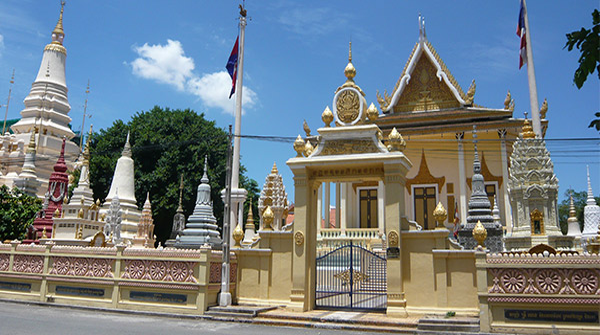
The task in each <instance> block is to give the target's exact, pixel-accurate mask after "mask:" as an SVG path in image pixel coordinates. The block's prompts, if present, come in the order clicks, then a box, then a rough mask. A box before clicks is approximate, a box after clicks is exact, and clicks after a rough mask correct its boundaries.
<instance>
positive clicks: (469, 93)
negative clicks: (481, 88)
mask: <svg viewBox="0 0 600 335" xmlns="http://www.w3.org/2000/svg"><path fill="white" fill-rule="evenodd" d="M476 88H477V85H475V79H473V81H472V82H471V86H470V87H469V90H468V91H467V100H466V101H465V103H466V104H467V105H472V104H473V99H474V98H475V89H476Z"/></svg>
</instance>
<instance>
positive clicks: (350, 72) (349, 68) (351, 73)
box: [344, 42, 356, 81]
mask: <svg viewBox="0 0 600 335" xmlns="http://www.w3.org/2000/svg"><path fill="white" fill-rule="evenodd" d="M344 74H345V75H346V78H348V81H354V77H355V76H356V69H355V68H354V65H352V42H350V47H349V49H348V65H346V68H345V69H344Z"/></svg>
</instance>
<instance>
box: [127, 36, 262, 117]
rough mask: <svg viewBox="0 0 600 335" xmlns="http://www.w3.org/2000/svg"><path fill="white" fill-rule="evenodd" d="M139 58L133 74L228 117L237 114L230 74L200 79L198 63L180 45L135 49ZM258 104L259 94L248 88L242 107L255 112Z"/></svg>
mask: <svg viewBox="0 0 600 335" xmlns="http://www.w3.org/2000/svg"><path fill="white" fill-rule="evenodd" d="M133 49H134V51H135V52H136V53H137V54H138V56H139V57H138V58H136V59H135V60H134V61H133V62H131V63H130V65H131V66H132V70H133V74H134V75H136V76H138V77H141V78H144V79H150V80H154V81H156V82H159V83H165V84H169V85H172V86H174V87H175V88H177V89H178V90H180V91H184V92H187V93H190V94H193V95H195V96H197V97H198V98H199V99H200V100H201V101H202V103H203V104H204V105H205V106H206V107H210V108H218V109H221V110H222V111H223V112H224V113H227V114H233V113H234V106H235V103H234V101H235V96H232V97H231V99H229V92H230V90H231V77H229V74H228V73H227V72H226V71H219V72H214V73H208V74H203V75H202V76H198V75H196V74H195V73H194V72H193V70H194V60H193V59H192V58H191V57H186V56H185V52H184V50H183V47H182V45H181V43H180V42H179V41H172V40H167V44H166V45H160V44H158V45H148V43H146V44H144V45H143V46H141V47H134V48H133ZM257 102H258V96H257V94H256V93H255V92H254V91H252V90H251V89H250V88H248V87H246V86H244V89H243V96H242V104H243V105H244V107H245V108H252V107H253V106H254V105H256V103H257Z"/></svg>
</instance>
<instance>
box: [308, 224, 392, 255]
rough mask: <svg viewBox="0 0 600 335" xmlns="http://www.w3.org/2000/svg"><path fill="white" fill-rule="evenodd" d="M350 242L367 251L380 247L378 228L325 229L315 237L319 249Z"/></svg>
mask: <svg viewBox="0 0 600 335" xmlns="http://www.w3.org/2000/svg"><path fill="white" fill-rule="evenodd" d="M350 241H352V243H353V244H355V245H360V246H362V247H365V248H367V249H371V248H372V247H373V246H376V245H379V246H381V245H382V240H381V237H380V236H379V229H378V228H346V229H341V228H326V229H321V231H320V234H319V235H318V236H317V244H318V247H319V248H320V249H327V250H328V249H332V248H336V247H339V246H342V245H345V244H348V243H349V242H350Z"/></svg>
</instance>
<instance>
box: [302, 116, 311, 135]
mask: <svg viewBox="0 0 600 335" xmlns="http://www.w3.org/2000/svg"><path fill="white" fill-rule="evenodd" d="M302 128H304V132H305V133H306V137H309V136H310V128H309V127H308V123H306V120H304V123H303V124H302Z"/></svg>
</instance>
